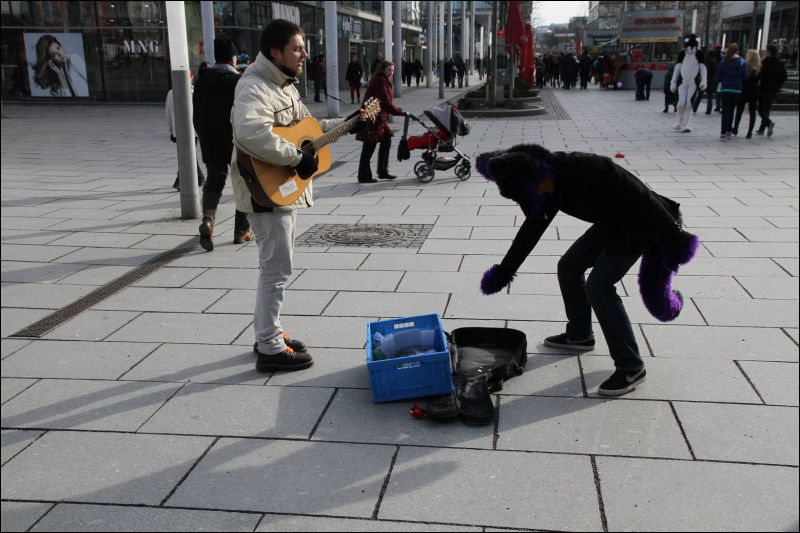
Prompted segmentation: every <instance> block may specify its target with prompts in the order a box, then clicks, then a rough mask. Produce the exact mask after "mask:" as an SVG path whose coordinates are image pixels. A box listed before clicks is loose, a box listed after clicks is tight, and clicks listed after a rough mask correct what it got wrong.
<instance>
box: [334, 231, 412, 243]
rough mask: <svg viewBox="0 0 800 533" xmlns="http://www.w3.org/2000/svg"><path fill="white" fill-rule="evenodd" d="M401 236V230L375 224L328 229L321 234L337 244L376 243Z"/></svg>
mask: <svg viewBox="0 0 800 533" xmlns="http://www.w3.org/2000/svg"><path fill="white" fill-rule="evenodd" d="M402 237H403V232H402V231H399V230H396V229H394V228H387V227H376V226H363V227H359V226H355V227H350V228H342V229H337V230H333V231H330V232H328V233H325V234H323V235H322V238H323V239H325V240H326V241H331V242H335V243H337V244H354V245H355V244H377V243H381V242H389V241H394V240H397V239H401V238H402Z"/></svg>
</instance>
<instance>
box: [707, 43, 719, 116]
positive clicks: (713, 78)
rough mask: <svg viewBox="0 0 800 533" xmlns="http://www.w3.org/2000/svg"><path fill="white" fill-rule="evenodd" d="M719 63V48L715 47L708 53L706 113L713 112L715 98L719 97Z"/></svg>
mask: <svg viewBox="0 0 800 533" xmlns="http://www.w3.org/2000/svg"><path fill="white" fill-rule="evenodd" d="M718 64H719V49H718V48H716V47H714V48H713V49H711V50H709V51H708V53H707V54H706V73H707V74H706V76H707V79H708V83H707V85H706V97H707V98H708V102H707V103H706V115H710V114H711V109H712V107H714V98H717V99H719V96H718V95H717V65H718Z"/></svg>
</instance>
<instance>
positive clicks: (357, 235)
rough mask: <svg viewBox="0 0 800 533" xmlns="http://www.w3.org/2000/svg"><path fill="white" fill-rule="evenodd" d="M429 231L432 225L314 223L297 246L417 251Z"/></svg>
mask: <svg viewBox="0 0 800 533" xmlns="http://www.w3.org/2000/svg"><path fill="white" fill-rule="evenodd" d="M431 229H433V225H432V224H314V225H313V226H311V227H310V228H309V229H308V230H306V231H305V232H304V233H303V234H302V235H300V236H299V237H298V238H297V245H298V246H366V247H372V246H380V247H386V248H419V247H420V246H422V243H424V242H425V239H426V238H427V237H428V234H429V233H430V232H431Z"/></svg>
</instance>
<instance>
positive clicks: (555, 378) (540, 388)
mask: <svg viewBox="0 0 800 533" xmlns="http://www.w3.org/2000/svg"><path fill="white" fill-rule="evenodd" d="M581 382H582V379H581V372H580V368H579V366H578V358H577V357H565V356H563V355H548V354H532V355H529V356H528V363H527V365H526V366H525V371H524V372H523V373H522V375H520V376H516V377H515V378H514V379H511V380H509V381H507V382H505V383H503V389H502V390H501V391H500V392H499V393H498V394H500V395H512V396H572V397H576V398H577V397H582V396H583V387H582V385H581Z"/></svg>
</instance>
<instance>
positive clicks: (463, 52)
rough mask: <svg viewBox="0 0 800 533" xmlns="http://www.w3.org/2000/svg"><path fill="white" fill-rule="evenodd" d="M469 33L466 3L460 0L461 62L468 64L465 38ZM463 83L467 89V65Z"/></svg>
mask: <svg viewBox="0 0 800 533" xmlns="http://www.w3.org/2000/svg"><path fill="white" fill-rule="evenodd" d="M468 31H469V23H468V22H467V3H466V2H464V1H463V0H462V2H461V61H463V62H464V63H469V55H468V54H467V38H468V34H467V32H468ZM464 83H465V84H466V86H467V87H469V65H467V72H466V73H465V74H464Z"/></svg>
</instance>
